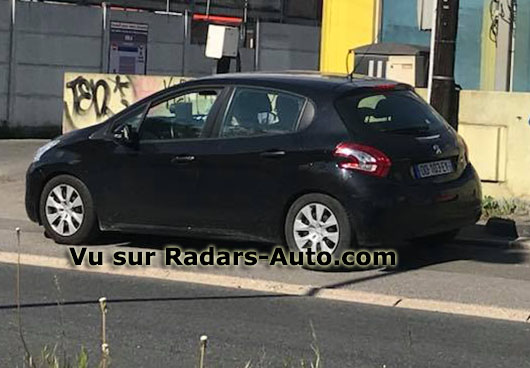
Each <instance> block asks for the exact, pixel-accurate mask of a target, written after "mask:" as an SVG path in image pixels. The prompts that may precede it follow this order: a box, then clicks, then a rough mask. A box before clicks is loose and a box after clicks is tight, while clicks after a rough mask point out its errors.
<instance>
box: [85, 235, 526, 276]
mask: <svg viewBox="0 0 530 368" xmlns="http://www.w3.org/2000/svg"><path fill="white" fill-rule="evenodd" d="M475 227H476V229H475V230H476V231H481V230H484V231H483V233H484V234H486V231H485V227H484V225H475ZM482 228H484V229H482ZM496 240H499V238H496ZM513 240H515V238H514V237H505V238H503V239H502V241H498V242H497V246H493V245H491V244H487V245H488V246H481V245H480V244H479V242H472V241H469V240H455V241H452V242H450V243H447V244H430V243H429V242H423V243H418V242H414V243H411V242H406V241H400V242H396V243H394V244H385V245H382V246H380V247H377V249H392V250H395V251H396V252H397V255H398V265H397V266H396V267H388V268H382V267H381V266H377V267H375V266H374V267H373V268H363V269H358V268H353V269H347V270H345V269H334V270H333V271H335V272H344V273H347V272H362V271H366V270H373V269H374V268H377V269H380V270H381V271H383V272H382V273H379V275H380V276H379V277H381V276H383V275H386V274H388V275H391V274H395V273H401V272H407V271H412V270H417V269H421V268H425V267H429V266H433V265H437V264H443V263H449V262H454V261H462V260H465V261H476V262H482V263H497V264H520V263H523V262H525V260H526V259H527V257H525V254H522V253H521V252H518V251H516V250H514V249H510V247H509V243H510V241H513ZM486 243H487V242H486ZM93 245H99V246H105V245H119V246H122V247H132V248H138V249H153V250H163V249H164V248H165V247H168V246H179V247H180V248H182V249H184V250H190V251H196V252H200V251H202V250H205V249H207V248H208V247H209V246H212V245H213V246H215V247H216V248H217V249H223V250H250V249H252V250H256V251H258V252H260V253H270V252H271V251H272V249H273V248H274V247H275V246H276V245H275V244H272V243H264V242H254V241H235V240H226V239H199V238H184V237H170V236H153V235H132V234H117V233H107V234H104V235H103V236H102V237H101V238H100V239H99V241H98V242H97V243H94V244H93ZM368 249H370V248H368ZM372 250H375V248H374V249H372Z"/></svg>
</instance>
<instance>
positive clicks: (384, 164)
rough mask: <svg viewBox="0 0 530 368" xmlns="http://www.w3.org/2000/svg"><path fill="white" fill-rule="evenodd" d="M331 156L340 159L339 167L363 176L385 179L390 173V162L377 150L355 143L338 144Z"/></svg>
mask: <svg viewBox="0 0 530 368" xmlns="http://www.w3.org/2000/svg"><path fill="white" fill-rule="evenodd" d="M333 156H335V157H339V158H342V159H344V160H341V162H339V167H340V168H342V169H348V170H355V171H360V172H362V173H365V174H369V175H373V176H378V177H385V176H387V175H388V172H389V171H390V166H391V165H392V161H390V158H388V156H387V155H385V154H384V153H383V152H381V151H379V150H378V149H377V148H373V147H370V146H365V145H362V144H356V143H347V142H343V143H340V144H339V145H338V146H337V147H335V150H334V151H333Z"/></svg>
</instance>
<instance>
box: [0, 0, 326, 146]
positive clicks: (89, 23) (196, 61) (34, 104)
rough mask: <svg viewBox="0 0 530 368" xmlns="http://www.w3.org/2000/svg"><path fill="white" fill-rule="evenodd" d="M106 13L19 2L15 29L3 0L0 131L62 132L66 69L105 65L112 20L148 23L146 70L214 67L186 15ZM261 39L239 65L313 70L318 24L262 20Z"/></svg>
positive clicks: (185, 72)
mask: <svg viewBox="0 0 530 368" xmlns="http://www.w3.org/2000/svg"><path fill="white" fill-rule="evenodd" d="M103 14H104V12H103V9H102V8H98V7H89V6H76V5H69V4H66V5H65V4H56V3H43V2H20V1H17V2H16V22H15V26H14V28H13V30H12V29H11V28H12V27H11V0H0V122H2V123H4V124H3V125H0V137H2V136H4V135H9V134H11V133H9V132H10V131H13V130H17V129H18V130H17V131H18V132H22V135H29V136H32V135H34V134H33V133H34V132H44V131H50V132H59V129H60V126H61V120H62V111H63V75H64V73H65V72H77V73H101V72H104V73H105V72H107V71H108V62H109V60H108V50H109V29H110V22H111V21H112V20H118V21H124V22H136V23H145V24H147V25H148V26H149V33H148V45H147V74H148V75H172V76H185V77H199V76H204V75H209V74H212V73H213V72H214V71H215V66H216V63H215V61H214V60H209V59H207V58H206V57H205V56H204V45H195V44H193V45H192V44H190V40H189V35H188V37H187V35H186V26H185V19H186V18H185V17H183V16H168V15H160V14H154V13H149V12H126V11H120V10H110V9H109V10H108V11H107V17H106V21H105V23H106V24H105V25H104V24H103V22H104V21H103ZM188 21H189V18H188ZM189 29H190V27H188V30H189ZM11 38H13V43H11ZM258 39H259V45H258V47H260V48H261V52H259V58H256V52H255V50H253V49H242V50H241V65H242V70H243V71H254V70H256V64H259V69H260V70H285V69H318V60H319V44H320V28H319V27H313V26H297V25H287V24H279V23H278V24H276V23H262V24H261V27H260V34H259V35H258ZM11 44H12V46H11ZM11 49H12V50H13V52H11ZM235 68H236V65H235V62H233V63H232V71H235ZM8 81H10V84H11V86H12V88H11V89H10V90H9V88H8ZM9 91H11V93H10V94H9V93H8V92H9ZM8 97H10V98H8ZM8 105H9V106H8ZM6 127H7V129H6ZM6 132H7V133H6ZM17 134H18V133H17ZM37 134H39V133H37Z"/></svg>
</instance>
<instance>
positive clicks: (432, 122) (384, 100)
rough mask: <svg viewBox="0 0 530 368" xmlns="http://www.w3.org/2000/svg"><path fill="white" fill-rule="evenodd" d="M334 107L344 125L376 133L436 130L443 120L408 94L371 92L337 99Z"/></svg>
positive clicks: (416, 97) (415, 96) (406, 92)
mask: <svg viewBox="0 0 530 368" xmlns="http://www.w3.org/2000/svg"><path fill="white" fill-rule="evenodd" d="M337 108H338V110H339V113H340V114H341V116H342V118H343V119H344V120H345V122H346V124H348V125H350V126H351V124H353V125H354V126H352V127H367V128H369V129H373V130H376V131H380V132H393V133H405V134H406V133H419V132H428V131H438V130H440V129H441V128H443V127H444V126H445V124H446V123H445V121H444V119H443V118H442V117H441V116H440V114H438V113H437V112H436V111H435V110H434V109H433V108H432V107H431V106H430V105H428V104H427V103H425V101H423V100H422V99H421V97H419V96H418V95H416V94H415V93H414V92H412V91H389V92H372V93H365V94H361V95H352V96H347V97H343V98H341V99H340V100H339V101H338V102H337Z"/></svg>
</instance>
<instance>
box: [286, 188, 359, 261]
mask: <svg viewBox="0 0 530 368" xmlns="http://www.w3.org/2000/svg"><path fill="white" fill-rule="evenodd" d="M284 230H285V239H286V241H287V245H288V246H289V249H290V250H291V251H294V252H306V251H307V250H308V249H311V250H312V251H313V252H314V253H319V252H328V253H330V254H331V255H332V256H334V257H340V255H341V254H342V253H343V252H344V251H346V250H348V249H350V248H351V246H352V244H351V243H352V228H351V224H350V221H349V218H348V214H347V212H346V210H345V209H344V207H343V206H342V204H341V203H340V202H339V201H337V200H336V199H335V198H333V197H330V196H328V195H325V194H319V193H315V194H306V195H304V196H301V197H300V198H298V199H297V200H296V201H295V202H294V203H293V204H292V205H291V207H290V208H289V211H288V213H287V216H286V219H285V229H284Z"/></svg>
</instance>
